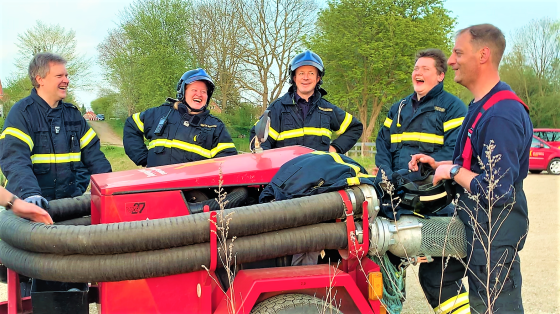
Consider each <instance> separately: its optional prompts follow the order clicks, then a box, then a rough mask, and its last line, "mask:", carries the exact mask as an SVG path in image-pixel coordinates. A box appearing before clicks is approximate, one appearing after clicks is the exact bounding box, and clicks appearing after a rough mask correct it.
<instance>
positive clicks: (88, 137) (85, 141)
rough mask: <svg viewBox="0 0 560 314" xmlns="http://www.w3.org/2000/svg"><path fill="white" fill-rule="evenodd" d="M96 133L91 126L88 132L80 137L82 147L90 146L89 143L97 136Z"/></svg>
mask: <svg viewBox="0 0 560 314" xmlns="http://www.w3.org/2000/svg"><path fill="white" fill-rule="evenodd" d="M96 135H97V133H95V131H94V130H93V129H92V128H89V130H88V131H87V132H86V134H84V136H82V138H81V139H80V149H83V148H84V147H86V146H88V144H89V143H90V142H91V140H93V139H94V138H95V136H96Z"/></svg>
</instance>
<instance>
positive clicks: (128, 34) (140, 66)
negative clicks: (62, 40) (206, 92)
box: [98, 0, 194, 115]
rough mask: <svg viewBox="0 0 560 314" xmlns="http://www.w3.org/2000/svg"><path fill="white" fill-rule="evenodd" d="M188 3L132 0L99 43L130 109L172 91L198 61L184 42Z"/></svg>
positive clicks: (155, 102)
mask: <svg viewBox="0 0 560 314" xmlns="http://www.w3.org/2000/svg"><path fill="white" fill-rule="evenodd" d="M190 8H191V4H190V3H189V2H187V1H185V0H142V1H137V2H134V3H133V4H132V5H131V6H130V7H129V8H128V9H126V10H125V11H124V12H123V14H122V18H121V22H120V24H119V26H118V28H117V29H116V30H114V31H112V32H111V33H110V34H109V36H108V37H107V38H106V39H105V40H104V42H103V43H102V44H101V45H99V47H98V50H99V52H100V62H101V65H102V67H103V68H104V70H105V71H106V73H107V77H108V81H109V82H110V83H111V84H112V85H113V86H115V87H116V88H118V90H119V96H120V97H119V98H120V99H122V100H123V101H124V105H125V106H126V108H127V111H128V112H127V114H128V115H130V114H132V113H134V112H138V111H143V110H145V109H147V108H150V107H154V106H159V105H160V104H161V103H163V102H164V100H165V99H166V98H167V97H174V96H175V93H176V86H177V82H178V81H179V78H180V77H181V75H182V74H183V73H184V72H185V71H186V70H187V69H190V68H193V67H194V62H193V59H192V57H191V54H190V52H189V49H186V46H185V44H186V39H187V37H186V36H187V34H188V31H189V29H188V23H187V20H188V19H189V16H190V14H191V13H190V10H191V9H190Z"/></svg>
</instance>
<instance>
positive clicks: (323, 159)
mask: <svg viewBox="0 0 560 314" xmlns="http://www.w3.org/2000/svg"><path fill="white" fill-rule="evenodd" d="M373 179H374V176H370V175H368V174H367V172H366V170H365V169H364V167H362V166H361V165H360V164H358V163H357V162H355V161H354V160H352V159H351V158H349V157H346V156H344V155H341V154H337V153H326V152H319V151H317V152H312V153H309V154H305V155H301V156H298V157H296V158H294V159H292V160H290V161H288V162H287V163H285V164H283V165H282V167H280V169H278V172H277V173H276V174H275V175H274V177H273V178H272V180H271V181H270V184H269V185H267V186H266V187H265V188H264V190H263V191H262V192H261V195H260V196H259V202H260V203H266V202H270V201H273V200H276V201H281V200H286V199H292V198H298V197H302V196H310V195H315V194H321V193H326V192H331V191H338V190H344V189H345V188H348V187H350V186H355V185H360V184H369V185H373Z"/></svg>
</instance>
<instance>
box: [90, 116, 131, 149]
mask: <svg viewBox="0 0 560 314" xmlns="http://www.w3.org/2000/svg"><path fill="white" fill-rule="evenodd" d="M88 123H89V125H91V127H92V128H93V130H94V131H95V133H97V136H99V139H100V140H101V144H106V145H113V146H121V147H122V146H123V140H122V138H121V137H120V136H119V135H118V134H117V133H115V131H113V129H112V128H111V126H110V125H109V124H107V122H105V121H88Z"/></svg>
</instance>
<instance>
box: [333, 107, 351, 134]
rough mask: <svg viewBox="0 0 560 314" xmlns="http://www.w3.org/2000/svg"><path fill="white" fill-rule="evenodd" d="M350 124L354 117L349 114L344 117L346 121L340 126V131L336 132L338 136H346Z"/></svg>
mask: <svg viewBox="0 0 560 314" xmlns="http://www.w3.org/2000/svg"><path fill="white" fill-rule="evenodd" d="M350 122H352V115H351V114H349V113H348V112H347V113H346V115H345V116H344V121H342V124H341V125H340V129H339V130H338V131H337V132H336V134H338V135H340V134H344V132H346V130H348V126H349V125H350Z"/></svg>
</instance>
